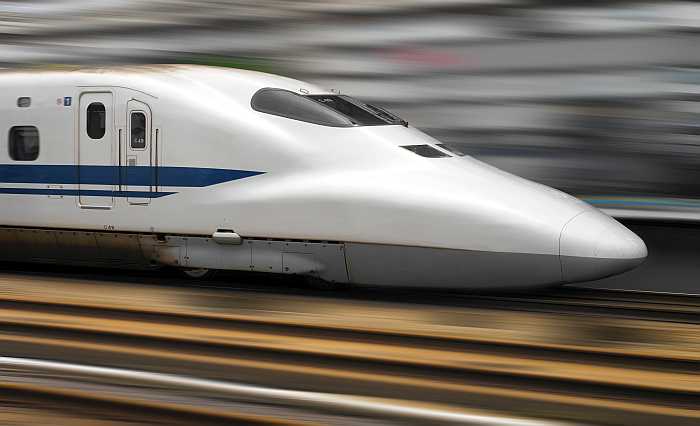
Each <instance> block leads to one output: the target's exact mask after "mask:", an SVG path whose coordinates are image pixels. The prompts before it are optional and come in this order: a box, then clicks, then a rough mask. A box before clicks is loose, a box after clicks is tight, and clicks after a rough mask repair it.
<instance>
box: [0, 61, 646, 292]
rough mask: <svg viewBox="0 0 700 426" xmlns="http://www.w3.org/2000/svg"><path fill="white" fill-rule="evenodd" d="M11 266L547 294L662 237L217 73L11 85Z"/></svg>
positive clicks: (100, 73)
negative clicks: (643, 234)
mask: <svg viewBox="0 0 700 426" xmlns="http://www.w3.org/2000/svg"><path fill="white" fill-rule="evenodd" d="M0 108H1V109H2V111H1V112H0V128H2V131H1V132H0V135H1V137H0V259H2V260H6V261H17V260H19V261H32V262H52V263H65V264H72V265H103V266H105V265H106V266H115V267H123V268H143V267H146V268H149V267H159V266H173V267H177V268H181V269H182V270H184V271H186V272H187V273H188V274H189V275H191V276H193V277H197V276H202V275H204V274H206V273H207V272H208V271H213V270H245V271H259V272H269V273H278V274H299V275H305V276H308V277H312V278H311V279H313V280H318V281H319V282H325V283H334V285H335V286H342V285H344V284H368V285H378V286H414V287H442V288H464V289H500V288H534V287H540V286H548V285H556V284H562V283H571V282H577V281H585V280H592V279H597V278H601V277H606V276H610V275H614V274H618V273H621V272H624V271H627V270H629V269H631V268H634V267H635V266H637V265H638V264H640V263H641V262H642V261H643V260H644V258H645V257H646V255H647V250H646V246H645V245H644V242H643V241H642V240H641V239H640V238H638V237H637V236H636V235H635V234H634V233H632V232H631V231H629V230H628V229H627V228H625V227H624V226H622V225H621V224H619V223H618V222H616V221H615V220H614V219H612V218H610V217H609V216H607V215H605V214H604V213H602V212H600V211H599V210H597V209H595V208H593V207H592V206H590V205H588V204H586V203H584V202H582V201H579V200H578V199H576V198H573V197H571V196H569V195H566V194H564V193H562V192H559V191H556V190H554V189H551V188H548V187H546V186H543V185H540V184H536V183H533V182H530V181H527V180H525V179H522V178H519V177H516V176H514V175H511V174H508V173H506V172H504V171H501V170H499V169H496V168H494V167H492V166H489V165H487V164H484V163H482V162H480V161H478V160H476V159H474V158H471V157H469V156H467V155H464V154H463V153H461V152H459V151H458V150H457V149H454V148H453V147H451V146H449V145H445V144H442V143H440V142H439V141H437V140H435V139H433V138H431V137H429V136H427V135H426V134H424V133H422V132H420V131H418V130H416V129H415V128H413V127H411V126H410V125H409V124H408V123H406V122H405V121H403V120H402V119H400V118H398V117H397V116H395V115H393V114H392V113H390V112H388V111H386V110H384V109H382V108H379V107H376V106H373V105H369V104H365V103H363V102H361V101H358V100H356V99H353V98H351V97H349V96H345V95H342V94H339V93H336V92H333V91H328V90H324V89H322V88H319V87H316V86H314V85H312V84H309V83H305V82H302V81H298V80H293V79H290V78H285V77H280V76H275V75H270V74H263V73H258V72H251V71H243V70H232V69H224V68H216V67H204V66H182V65H153V66H132V67H112V68H96V69H81V68H75V69H66V68H64V69H55V70H24V71H3V72H0Z"/></svg>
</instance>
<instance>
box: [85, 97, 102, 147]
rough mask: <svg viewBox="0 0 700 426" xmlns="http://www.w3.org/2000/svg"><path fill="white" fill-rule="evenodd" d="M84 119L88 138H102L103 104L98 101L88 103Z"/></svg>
mask: <svg viewBox="0 0 700 426" xmlns="http://www.w3.org/2000/svg"><path fill="white" fill-rule="evenodd" d="M86 121H87V134H88V136H90V139H102V138H103V137H104V135H105V106H104V105H103V104H102V103H100V102H93V103H91V104H90V105H88V107H87V120H86Z"/></svg>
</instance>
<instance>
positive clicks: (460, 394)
mask: <svg viewBox="0 0 700 426" xmlns="http://www.w3.org/2000/svg"><path fill="white" fill-rule="evenodd" d="M124 63H191V64H206V65H216V66H225V67H235V68H245V69H251V70H258V71H264V72H271V73H276V74H282V75H286V76H290V77H295V78H298V79H302V80H307V81H310V82H313V83H316V84H318V85H320V86H323V87H326V88H328V89H335V90H338V91H340V92H341V93H344V94H348V95H351V96H354V97H357V98H360V99H362V100H365V101H367V102H371V103H373V104H377V105H381V106H383V107H385V108H387V109H389V110H392V111H393V112H395V113H397V114H398V115H399V116H401V117H402V118H404V119H406V120H407V121H408V122H409V123H410V124H411V125H413V126H415V127H417V128H419V129H421V130H423V131H425V132H427V133H428V134H430V135H432V136H434V137H436V138H438V139H440V140H442V141H443V142H445V143H448V144H453V145H456V148H458V149H459V150H461V151H463V152H465V153H467V154H469V155H472V156H474V157H477V158H479V159H481V160H483V161H485V162H488V163H491V164H493V165H495V166H497V167H499V168H502V169H505V170H508V171H510V172H512V173H515V174H518V175H521V176H523V177H526V178H529V179H532V180H535V181H538V182H541V183H544V184H546V185H550V186H553V187H556V188H559V189H562V190H564V191H566V192H569V193H571V194H574V195H576V196H579V197H581V198H583V199H585V200H586V201H589V202H591V203H593V204H595V205H597V206H598V207H601V208H604V209H607V210H606V211H608V212H609V213H611V214H612V215H614V216H616V217H618V218H620V219H621V220H622V221H623V222H624V223H625V224H626V225H627V226H629V227H630V228H631V229H632V230H633V231H635V232H636V233H638V234H639V235H640V236H642V238H643V239H644V240H645V241H646V243H647V246H648V248H649V254H650V255H649V258H648V260H647V261H646V263H645V264H644V265H642V266H641V267H640V268H638V269H636V270H634V271H632V272H630V273H628V274H624V275H620V276H617V277H612V278H607V279H605V280H600V281H597V282H592V283H585V284H581V285H580V286H581V287H578V288H567V287H564V288H562V289H557V290H551V291H548V292H544V293H541V294H540V293H534V294H519V295H518V294H516V295H502V296H501V295H490V294H486V295H474V294H461V293H452V292H447V293H441V292H434V291H424V292H420V291H413V290H411V291H398V290H391V291H382V290H379V289H374V290H372V289H347V290H344V291H343V292H327V293H319V292H318V291H313V290H311V289H309V288H307V287H304V286H303V285H301V284H299V283H297V284H295V283H294V282H292V283H291V284H290V282H289V281H282V280H281V279H274V278H269V277H268V276H264V277H262V278H260V277H258V278H255V277H249V276H246V275H226V274H223V275H221V276H220V277H219V278H216V279H213V280H209V281H207V280H195V281H184V280H183V279H180V278H175V277H173V276H171V275H168V274H167V273H166V274H162V273H161V272H157V273H144V272H125V271H120V272H115V271H113V270H99V269H89V268H87V269H83V268H72V267H40V268H36V269H35V268H34V266H31V267H30V266H27V265H14V266H13V265H6V264H2V265H0V424H3V425H26V424H34V425H46V426H49V425H50V426H56V425H64V424H65V425H71V426H72V425H108V424H109V425H119V426H123V425H130V426H133V425H137V424H182V425H189V424H197V425H200V424H266V423H269V424H306V423H307V422H311V423H314V424H337V425H355V424H363V425H364V424H367V425H404V424H415V425H423V424H425V425H432V424H445V423H446V422H447V421H451V422H452V423H455V424H479V425H484V424H488V425H497V426H501V425H511V426H512V425H523V426H536V425H539V426H561V425H563V424H564V425H571V424H600V425H635V426H655V425H659V424H667V425H682V426H684V425H688V426H690V425H698V424H700V409H699V408H698V407H700V375H698V371H700V285H699V284H698V279H697V277H698V275H699V274H700V263H698V262H697V259H698V256H700V253H699V252H698V250H699V249H698V247H700V228H699V227H697V223H693V222H692V221H700V72H699V71H700V3H695V2H679V1H667V2H655V3H652V2H640V1H605V2H604V1H544V0H542V1H537V0H530V1H528V0H335V1H322V0H302V1H285V0H200V1H191V0H168V1H165V0H150V1H138V0H21V1H19V0H17V1H2V0H0V68H3V67H5V68H15V67H42V68H43V67H64V66H73V65H88V66H92V65H101V64H105V65H109V64H124ZM639 219H641V220H639ZM647 219H653V220H651V221H649V220H647ZM659 219H663V221H659ZM678 220H682V221H691V222H689V223H679V222H678ZM583 287H586V288H583ZM611 289H616V290H611ZM620 290H624V291H620ZM660 293H663V294H660ZM668 293H683V294H682V295H678V294H676V295H669V294H668ZM693 295H694V296H693ZM9 357H22V358H21V359H20V358H9ZM34 360H44V361H41V362H43V364H41V363H37V362H34ZM55 361H58V362H59V363H58V364H57V363H56V362H55ZM60 363H64V364H60ZM77 363H79V364H77ZM85 366H88V367H87V369H86V368H85ZM89 366H102V367H111V368H120V369H122V370H119V371H117V370H105V369H102V370H100V369H94V368H93V369H90V368H91V367H89ZM144 371H145V372H147V373H145V374H142V373H143V372H144ZM151 373H158V374H161V373H163V374H172V375H177V376H173V377H175V379H177V378H178V377H180V378H183V377H184V379H182V380H180V382H181V383H179V384H177V383H175V382H176V380H175V379H174V378H173V377H165V378H164V377H162V376H157V375H150V374H151ZM192 377H194V378H201V379H208V380H214V381H216V380H219V381H224V382H225V383H224V384H223V385H222V382H207V383H204V384H203V383H201V382H197V383H196V386H195V385H193V384H192V383H193V382H192V380H190V378H192ZM166 379H167V380H166ZM183 383H184V385H183ZM231 383H233V385H235V386H238V387H237V388H235V389H234V390H232V389H231V386H229V385H230V384H231ZM237 383H238V384H237ZM241 384H242V385H241ZM204 385H207V386H204ZM249 385H255V386H259V387H260V388H251V387H246V386H249ZM226 386H229V388H226V389H225V390H227V392H222V389H223V388H225V387H226ZM212 388H214V390H212ZM279 389H287V390H288V389H292V390H298V391H302V393H303V392H312V393H310V394H303V395H301V396H300V395H297V394H294V395H292V396H289V395H287V396H285V397H280V392H279ZM266 392H267V393H266ZM318 392H321V393H318ZM263 394H264V395H263ZM261 395H262V396H261ZM270 395H272V396H270ZM314 398H315V399H314ZM319 401H320V402H319ZM339 401H340V402H339ZM148 407H150V408H151V409H152V410H154V411H153V412H149V411H148ZM358 407H360V408H358ZM368 407H369V408H368ZM397 407H398V408H397ZM154 413H155V414H154ZM158 416H160V417H158ZM511 416H515V420H514V419H512V418H511ZM132 417H133V418H132ZM521 418H522V419H525V420H523V421H520V420H518V419H521ZM86 419H87V420H86ZM154 419H158V421H155V420H154ZM280 419H282V420H284V421H282V420H280ZM436 419H437V420H436ZM531 419H544V420H542V421H539V420H538V421H534V420H531ZM214 420H216V422H214ZM438 420H439V421H438ZM545 420H546V421H545ZM562 422H564V423H562Z"/></svg>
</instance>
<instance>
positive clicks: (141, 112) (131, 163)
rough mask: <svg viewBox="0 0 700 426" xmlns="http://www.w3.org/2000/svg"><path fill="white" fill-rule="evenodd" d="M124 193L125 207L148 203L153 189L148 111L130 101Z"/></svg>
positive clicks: (154, 171)
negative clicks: (125, 197) (125, 195)
mask: <svg viewBox="0 0 700 426" xmlns="http://www.w3.org/2000/svg"><path fill="white" fill-rule="evenodd" d="M126 110H127V119H126V123H127V131H126V134H127V143H126V191H127V198H128V201H129V204H142V205H144V204H149V203H150V202H151V196H152V193H153V191H154V190H155V186H156V177H157V173H158V172H157V160H156V158H155V154H156V148H155V147H154V144H155V143H154V141H153V140H152V139H153V134H152V125H151V118H152V117H151V109H150V108H149V107H148V105H147V104H145V103H143V102H140V101H136V100H130V101H129V102H128V103H127V109H126Z"/></svg>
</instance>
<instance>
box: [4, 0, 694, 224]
mask: <svg viewBox="0 0 700 426" xmlns="http://www.w3.org/2000/svg"><path fill="white" fill-rule="evenodd" d="M698 18H700V4H698V3H693V2H673V1H669V2H659V3H650V2H638V1H607V2H602V1H587V2H582V1H578V2H577V1H525V0H521V1H518V0H512V1H511V0H490V1H489V0H484V1H480V0H384V1H376V0H343V1H333V2H327V1H320V0H319V1H316V0H305V1H280V0H201V1H188V0H174V1H160V0H152V1H137V0H100V1H88V0H23V1H0V34H1V37H0V40H1V42H0V63H2V64H4V66H6V67H15V66H26V65H30V66H46V65H51V66H57V65H59V64H103V63H104V64H109V63H132V62H134V63H159V62H176V63H200V64H211V65H220V66H231V67H238V68H247V69H254V70H261V71H266V72H273V73H278V74H283V75H288V76H293V77H296V78H299V79H304V80H309V81H311V82H314V83H317V84H319V85H321V86H324V87H327V88H333V89H337V90H340V91H341V92H343V93H346V94H349V95H352V96H355V97H358V98H361V99H363V100H366V101H369V102H372V103H375V104H379V105H382V106H384V107H386V108H389V109H391V110H393V111H394V112H396V113H398V114H399V115H400V116H402V117H403V118H405V119H406V120H408V121H409V123H410V124H412V125H414V126H416V127H418V128H420V129H422V130H424V131H425V132H427V133H429V134H431V135H433V136H435V137H437V138H439V139H441V140H442V141H444V142H446V143H454V144H457V145H459V146H460V147H461V149H463V150H464V151H465V152H467V153H468V154H470V155H474V156H475V157H478V158H480V159H482V160H484V161H486V162H489V163H492V164H494V165H496V166H497V167H500V168H503V169H506V170H508V171H511V172H513V173H516V174H519V175H522V176H524V177H527V178H530V179H533V180H536V181H539V182H542V183H545V184H547V185H551V186H554V187H557V188H560V189H563V190H565V191H567V192H570V193H573V194H575V195H578V196H580V197H582V198H584V199H586V200H587V201H590V202H592V203H594V204H596V205H598V206H599V207H603V208H608V209H614V210H613V212H614V213H615V214H616V215H618V216H620V217H625V216H627V217H630V216H631V217H659V216H661V217H671V218H676V219H678V218H680V219H697V218H700V200H697V199H698V195H700V167H698V165H700V145H699V144H698V136H699V134H700V121H699V120H698V117H699V115H700V103H698V100H699V99H700V84H699V83H700V73H698V70H699V69H700V68H698V66H700V55H699V54H698V53H700V44H699V43H698V41H700V33H698V29H700V19H698ZM619 209H623V210H621V211H620V210H619ZM696 212H697V213H696ZM696 215H697V216H696Z"/></svg>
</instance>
